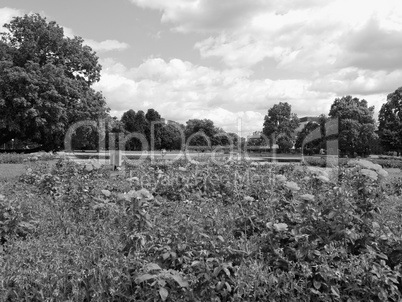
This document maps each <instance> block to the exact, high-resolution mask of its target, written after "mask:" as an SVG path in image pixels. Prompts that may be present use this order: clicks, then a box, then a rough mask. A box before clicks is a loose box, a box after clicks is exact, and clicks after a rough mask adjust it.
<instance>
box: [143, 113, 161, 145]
mask: <svg viewBox="0 0 402 302" xmlns="http://www.w3.org/2000/svg"><path fill="white" fill-rule="evenodd" d="M145 119H146V120H147V127H146V129H145V134H146V137H147V140H148V143H149V144H150V147H151V148H152V147H154V148H155V149H160V147H161V138H160V131H161V128H162V124H161V123H160V121H161V119H162V117H161V116H160V114H159V113H158V111H156V110H155V109H148V111H147V113H146V114H145ZM152 136H153V140H152ZM152 141H153V143H154V146H152Z"/></svg>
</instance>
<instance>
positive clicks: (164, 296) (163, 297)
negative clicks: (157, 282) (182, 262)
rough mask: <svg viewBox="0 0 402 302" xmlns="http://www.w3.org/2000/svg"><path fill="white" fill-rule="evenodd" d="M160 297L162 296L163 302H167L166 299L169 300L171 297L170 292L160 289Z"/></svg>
mask: <svg viewBox="0 0 402 302" xmlns="http://www.w3.org/2000/svg"><path fill="white" fill-rule="evenodd" d="M159 295H160V296H161V299H162V301H166V299H167V297H168V295H169V292H168V291H167V289H166V288H164V287H160V288H159Z"/></svg>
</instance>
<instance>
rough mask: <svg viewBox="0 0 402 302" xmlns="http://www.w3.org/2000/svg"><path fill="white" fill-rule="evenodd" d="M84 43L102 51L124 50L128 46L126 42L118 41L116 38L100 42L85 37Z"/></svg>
mask: <svg viewBox="0 0 402 302" xmlns="http://www.w3.org/2000/svg"><path fill="white" fill-rule="evenodd" d="M85 43H86V44H87V45H88V46H90V47H91V48H92V49H93V50H95V51H98V52H102V51H112V50H125V49H127V48H128V47H129V45H128V44H127V43H124V42H119V41H117V40H104V41H101V42H98V41H94V40H91V39H85Z"/></svg>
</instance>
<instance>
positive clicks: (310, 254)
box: [0, 161, 402, 301]
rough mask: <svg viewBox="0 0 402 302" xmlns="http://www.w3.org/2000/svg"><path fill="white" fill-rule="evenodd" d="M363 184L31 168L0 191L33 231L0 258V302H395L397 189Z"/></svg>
mask: <svg viewBox="0 0 402 302" xmlns="http://www.w3.org/2000/svg"><path fill="white" fill-rule="evenodd" d="M370 177H373V175H372V174H369V173H367V171H365V170H364V169H362V168H360V167H348V166H346V165H345V166H341V167H339V168H338V169H336V170H335V172H334V174H333V175H327V174H326V172H322V173H318V174H317V173H315V174H314V173H312V172H309V171H308V169H307V168H303V167H302V168H300V167H297V166H295V165H285V166H282V165H281V166H277V165H273V164H265V165H261V164H258V163H251V164H248V163H235V162H228V163H226V164H223V165H214V164H211V163H202V164H194V163H191V162H187V161H180V162H174V163H172V162H168V161H161V162H157V163H151V162H147V163H144V164H142V165H140V166H136V165H134V164H133V165H132V166H129V165H126V167H125V170H123V171H120V172H114V171H111V170H110V169H107V168H105V167H100V166H99V165H98V164H96V163H95V162H94V163H88V164H85V165H78V164H76V163H74V162H71V161H59V162H58V163H57V164H56V165H54V166H53V168H51V169H50V168H49V167H48V166H47V167H46V166H45V165H41V164H38V165H36V166H35V167H34V168H33V169H32V170H29V171H28V172H27V174H26V175H24V176H23V177H21V179H20V180H21V181H20V182H14V183H13V184H12V187H13V189H12V190H11V189H6V188H11V186H10V184H9V183H0V192H2V190H4V194H7V195H9V196H8V197H7V198H6V199H7V200H8V201H9V200H12V201H13V203H12V204H13V208H12V209H11V210H8V208H7V209H6V208H5V209H6V210H7V211H8V212H7V211H6V210H4V211H3V212H4V213H5V212H7V213H9V214H7V215H6V216H7V217H8V218H10V217H11V220H12V221H16V222H17V223H20V222H21V221H24V222H28V223H31V224H32V225H33V226H34V228H33V229H32V230H31V231H27V232H26V236H14V235H13V236H8V237H7V238H8V240H7V242H5V243H4V244H3V248H2V249H1V250H0V253H2V255H1V257H0V275H1V276H2V280H3V281H2V282H1V283H0V296H1V297H4V300H5V301H23V300H26V301H28V300H29V301H42V300H61V301H66V300H74V301H284V300H288V301H399V300H400V299H401V290H400V288H401V284H400V280H401V279H400V278H401V276H400V268H401V266H400V264H399V263H400V261H399V259H401V258H402V252H400V250H402V242H401V239H400V238H401V235H402V232H401V231H400V230H399V229H398V225H399V226H400V225H401V224H400V219H401V218H402V214H401V213H402V209H401V207H400V206H399V202H398V200H399V199H398V197H397V195H398V192H399V191H398V190H400V184H399V183H398V182H384V180H383V178H381V177H378V179H377V178H375V179H374V178H370ZM6 199H3V200H6ZM7 206H8V203H7ZM28 213H29V215H28ZM7 217H6V219H4V217H3V218H2V219H3V220H0V223H2V224H1V225H2V226H5V227H3V231H4V229H6V230H11V229H15V225H16V224H11V223H10V222H8V221H11V220H10V219H8V218H7ZM13 217H15V219H14V218H13ZM7 219H8V220H7ZM32 221H36V223H33V222H32ZM0 229H1V228H0ZM10 232H14V231H10Z"/></svg>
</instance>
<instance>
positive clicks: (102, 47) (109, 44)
mask: <svg viewBox="0 0 402 302" xmlns="http://www.w3.org/2000/svg"><path fill="white" fill-rule="evenodd" d="M63 30H64V35H65V36H66V37H69V38H74V36H77V34H76V33H75V32H74V31H73V30H72V29H71V28H69V27H65V26H63ZM78 36H79V35H78ZM83 39H84V44H85V45H88V46H89V47H91V48H92V50H94V51H96V52H107V51H114V50H117V51H121V50H125V49H127V48H129V47H130V46H129V45H128V44H127V43H125V42H120V41H117V40H104V41H95V40H92V39H87V38H83Z"/></svg>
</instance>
